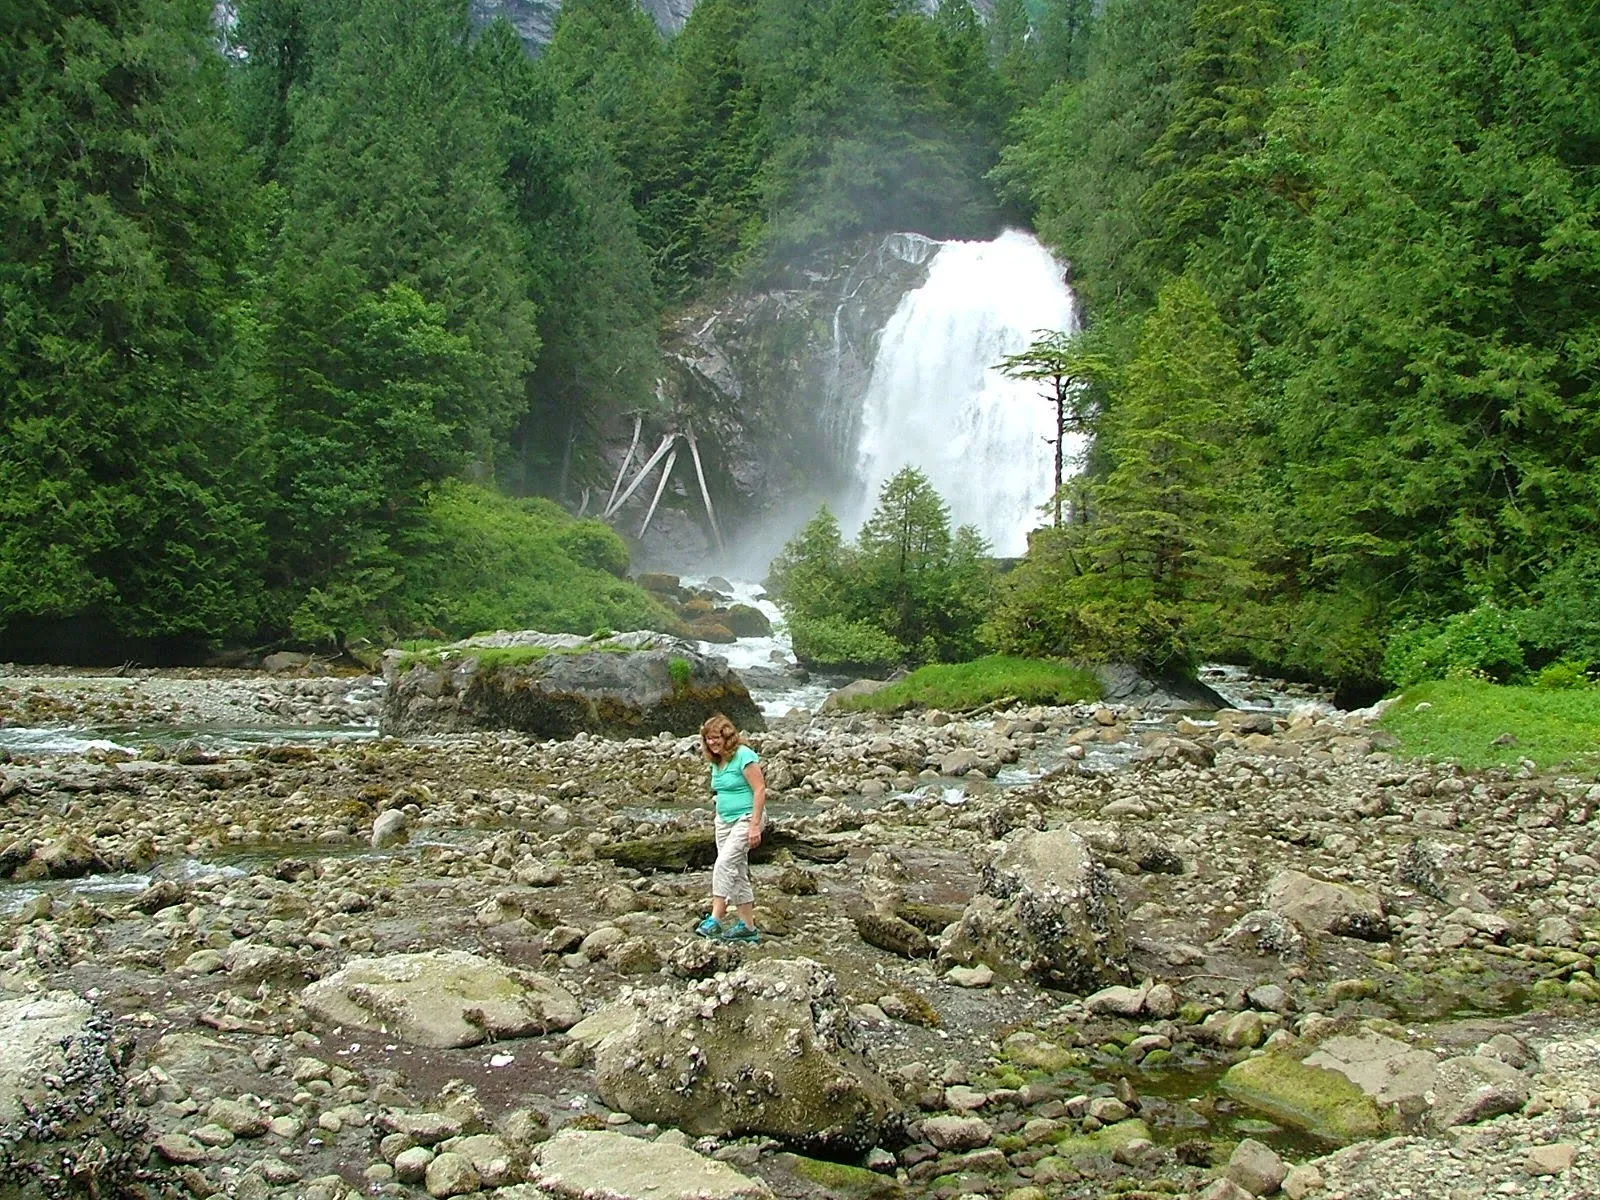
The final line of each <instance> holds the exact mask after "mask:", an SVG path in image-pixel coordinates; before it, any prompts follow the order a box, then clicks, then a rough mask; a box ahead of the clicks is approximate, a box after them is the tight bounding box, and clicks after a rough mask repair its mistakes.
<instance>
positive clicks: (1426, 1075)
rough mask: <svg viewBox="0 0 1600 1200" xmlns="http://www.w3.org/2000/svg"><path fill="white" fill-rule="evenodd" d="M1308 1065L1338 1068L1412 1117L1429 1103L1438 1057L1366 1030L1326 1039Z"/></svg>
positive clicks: (1386, 1104) (1376, 1098)
mask: <svg viewBox="0 0 1600 1200" xmlns="http://www.w3.org/2000/svg"><path fill="white" fill-rule="evenodd" d="M1305 1064H1306V1066H1308V1067H1323V1068H1326V1069H1328V1070H1332V1071H1338V1072H1339V1073H1340V1074H1341V1075H1343V1076H1344V1077H1345V1078H1346V1079H1348V1080H1349V1081H1350V1082H1351V1083H1353V1084H1355V1085H1356V1086H1357V1087H1359V1088H1360V1089H1361V1090H1362V1091H1363V1092H1365V1093H1366V1094H1367V1095H1369V1096H1371V1097H1372V1098H1373V1100H1374V1101H1376V1102H1377V1103H1378V1104H1380V1105H1382V1106H1383V1107H1385V1108H1392V1109H1395V1110H1397V1111H1399V1112H1400V1114H1401V1115H1402V1116H1404V1117H1406V1118H1408V1119H1409V1118H1414V1117H1416V1116H1418V1115H1419V1114H1420V1113H1421V1112H1422V1111H1423V1109H1425V1108H1426V1107H1427V1106H1428V1099H1427V1096H1428V1092H1429V1091H1430V1090H1431V1089H1432V1088H1433V1085H1434V1079H1435V1077H1436V1075H1437V1074H1438V1069H1439V1058H1438V1056H1437V1055H1436V1054H1433V1053H1432V1052H1431V1051H1428V1050H1414V1049H1412V1047H1411V1046H1409V1045H1407V1044H1406V1043H1405V1042H1402V1041H1399V1040H1398V1039H1396V1038H1391V1037H1386V1036H1384V1035H1383V1034H1381V1033H1374V1032H1372V1031H1370V1030H1363V1031H1361V1032H1359V1033H1353V1034H1340V1035H1339V1036H1337V1037H1331V1038H1328V1039H1326V1040H1325V1041H1323V1042H1322V1043H1321V1044H1320V1045H1319V1046H1318V1047H1317V1049H1316V1052H1315V1053H1313V1054H1310V1055H1308V1056H1307V1057H1306V1059H1305Z"/></svg>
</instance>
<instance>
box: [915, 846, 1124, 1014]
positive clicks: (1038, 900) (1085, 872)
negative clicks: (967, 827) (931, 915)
mask: <svg viewBox="0 0 1600 1200" xmlns="http://www.w3.org/2000/svg"><path fill="white" fill-rule="evenodd" d="M982 878H983V887H982V891H981V893H980V894H979V895H977V896H975V897H973V898H972V900H971V901H969V902H968V904H967V906H966V909H965V910H964V911H963V912H962V914H961V919H960V921H958V922H957V923H956V924H955V925H954V926H953V927H952V929H951V930H950V931H948V932H947V933H946V934H945V936H944V938H943V939H942V940H941V943H940V954H941V956H942V957H943V958H944V959H946V960H948V961H950V962H953V963H959V964H962V965H966V966H970V965H973V964H975V963H978V962H984V963H987V964H988V965H990V966H992V967H996V968H999V967H1001V966H1005V967H1008V968H1009V969H1011V970H1012V971H1016V972H1021V973H1024V974H1027V975H1031V976H1032V977H1033V978H1035V979H1036V980H1038V981H1039V982H1040V983H1042V984H1044V985H1045V986H1047V987H1054V988H1062V989H1064V990H1067V991H1073V992H1080V993H1081V992H1094V991H1098V990H1099V989H1100V988H1102V987H1105V986H1107V985H1111V984H1117V983H1123V982H1126V980H1127V977H1128V948H1127V943H1126V939H1125V935H1124V932H1123V924H1122V909H1121V906H1120V905H1119V904H1118V902H1117V898H1116V894H1115V892H1114V891H1113V889H1112V885H1111V878H1110V875H1109V873H1108V872H1107V871H1106V869H1105V868H1104V867H1102V866H1101V865H1100V863H1099V861H1098V860H1097V859H1096V858H1095V856H1094V853H1093V851H1091V849H1090V848H1089V844H1088V843H1087V842H1086V841H1085V840H1084V839H1083V838H1082V837H1081V836H1080V835H1078V834H1077V833H1075V832H1073V831H1072V830H1070V829H1052V830H1045V831H1043V832H1035V831H1033V830H1019V831H1015V832H1013V833H1012V834H1010V835H1009V836H1008V837H1007V838H1006V840H1005V842H1004V843H1003V844H1002V846H1001V848H1000V852H999V853H998V854H996V855H995V857H994V858H993V860H992V861H990V862H989V863H988V864H986V865H985V866H984V868H983V872H982Z"/></svg>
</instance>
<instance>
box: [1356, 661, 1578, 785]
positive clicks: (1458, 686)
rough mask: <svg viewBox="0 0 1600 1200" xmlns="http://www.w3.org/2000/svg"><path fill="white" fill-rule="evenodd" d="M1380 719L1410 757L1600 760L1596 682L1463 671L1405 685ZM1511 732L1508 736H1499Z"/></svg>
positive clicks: (1496, 762)
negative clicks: (1546, 684)
mask: <svg viewBox="0 0 1600 1200" xmlns="http://www.w3.org/2000/svg"><path fill="white" fill-rule="evenodd" d="M1382 725H1383V727H1384V728H1385V729H1387V730H1389V731H1390V732H1391V733H1393V734H1394V735H1395V736H1396V737H1398V738H1399V739H1400V753H1401V754H1402V755H1403V756H1405V757H1407V758H1433V759H1439V760H1449V761H1451V762H1456V763H1460V764H1461V765H1462V766H1463V767H1492V766H1513V765H1515V764H1516V763H1518V762H1520V761H1521V760H1522V759H1525V758H1527V759H1532V760H1533V761H1534V762H1535V763H1537V764H1538V765H1539V766H1541V767H1555V766H1560V765H1563V764H1566V765H1569V766H1572V767H1574V768H1578V769H1589V770H1593V769H1596V768H1600V688H1574V689H1570V690H1552V689H1547V688H1535V687H1502V686H1500V685H1499V684H1493V683H1480V682H1477V681H1475V680H1467V679H1447V680H1440V681H1436V682H1432V683H1421V684H1418V685H1416V686H1415V687H1412V688H1409V689H1408V690H1407V691H1406V692H1405V694H1404V695H1402V696H1401V697H1400V699H1399V700H1398V701H1396V702H1395V704H1394V705H1393V707H1391V708H1390V709H1389V711H1388V712H1387V713H1386V714H1384V717H1383V721H1382ZM1505 734H1510V735H1511V738H1512V739H1513V740H1511V741H1508V742H1498V741H1497V739H1500V738H1501V737H1502V736H1503V735H1505Z"/></svg>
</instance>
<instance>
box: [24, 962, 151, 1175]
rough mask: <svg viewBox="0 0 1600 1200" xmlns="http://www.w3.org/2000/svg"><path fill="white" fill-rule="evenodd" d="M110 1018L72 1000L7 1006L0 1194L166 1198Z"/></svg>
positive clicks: (63, 995)
mask: <svg viewBox="0 0 1600 1200" xmlns="http://www.w3.org/2000/svg"><path fill="white" fill-rule="evenodd" d="M122 1058H123V1055H122V1052H121V1050H120V1049H119V1047H118V1046H117V1044H116V1041H115V1039H114V1037H113V1035H112V1020H111V1017H110V1015H109V1014H108V1013H105V1012H103V1011H101V1010H99V1009H96V1008H95V1007H94V1006H93V1005H91V1004H90V1003H89V1002H88V1001H86V1000H83V999H80V998H79V997H78V996H75V995H73V994H72V993H71V992H50V993H47V994H45V995H40V996H29V997H25V998H23V999H17V1000H6V1001H3V1002H0V1195H5V1196H15V1197H20V1198H21V1200H46V1198H49V1200H64V1198H67V1197H78V1196H82V1197H91V1196H119V1197H127V1198H128V1200H143V1198H145V1197H154V1196H157V1195H164V1194H165V1192H164V1190H163V1179H162V1175H163V1172H162V1171H161V1170H160V1168H159V1167H158V1166H157V1165H156V1164H154V1163H152V1162H150V1161H148V1159H149V1151H148V1148H147V1146H146V1143H145V1138H144V1132H145V1126H144V1120H143V1118H142V1117H140V1116H139V1111H138V1109H137V1108H134V1107H133V1106H132V1105H131V1104H130V1103H129V1101H128V1099H127V1096H126V1086H125V1080H124V1077H123V1074H122Z"/></svg>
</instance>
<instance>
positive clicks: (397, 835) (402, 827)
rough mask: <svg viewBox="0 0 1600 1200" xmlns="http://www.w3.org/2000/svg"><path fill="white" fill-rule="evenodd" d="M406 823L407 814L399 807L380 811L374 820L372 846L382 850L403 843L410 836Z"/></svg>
mask: <svg viewBox="0 0 1600 1200" xmlns="http://www.w3.org/2000/svg"><path fill="white" fill-rule="evenodd" d="M406 825H407V820H406V814H405V813H403V812H401V811H400V810H399V809H398V808H391V809H388V810H387V811H385V812H381V813H379V814H378V817H377V819H376V820H375V821H373V822H372V848H373V849H374V850H382V849H385V848H386V847H389V846H400V845H403V844H404V843H405V841H406V839H407V838H408V836H409V834H408V833H407V832H406Z"/></svg>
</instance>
